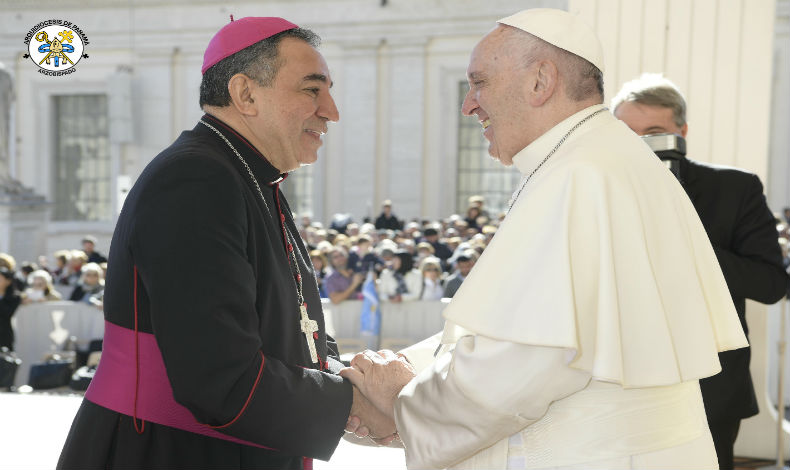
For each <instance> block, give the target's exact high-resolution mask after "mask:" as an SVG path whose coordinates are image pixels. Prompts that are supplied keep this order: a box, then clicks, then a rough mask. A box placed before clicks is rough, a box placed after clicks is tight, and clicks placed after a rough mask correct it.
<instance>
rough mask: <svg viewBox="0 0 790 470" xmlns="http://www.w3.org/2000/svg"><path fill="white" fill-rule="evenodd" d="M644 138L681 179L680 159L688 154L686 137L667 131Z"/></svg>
mask: <svg viewBox="0 0 790 470" xmlns="http://www.w3.org/2000/svg"><path fill="white" fill-rule="evenodd" d="M642 140H643V141H644V142H645V143H646V144H647V145H648V147H650V149H651V150H652V151H653V153H655V154H656V155H657V156H658V158H660V159H661V161H663V162H664V163H665V164H666V165H667V168H669V170H670V171H671V172H672V174H674V175H675V178H677V179H678V180H681V178H680V161H681V160H682V159H683V158H684V157H685V156H686V139H684V138H683V137H681V136H679V135H677V134H668V133H667V134H650V135H644V136H642ZM681 182H682V181H681Z"/></svg>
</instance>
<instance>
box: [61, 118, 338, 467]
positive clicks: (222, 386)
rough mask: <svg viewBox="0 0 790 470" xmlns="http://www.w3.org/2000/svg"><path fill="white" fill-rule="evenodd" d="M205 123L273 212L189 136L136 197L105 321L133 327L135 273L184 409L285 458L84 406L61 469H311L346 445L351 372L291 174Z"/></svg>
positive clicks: (226, 159) (146, 319) (154, 166)
mask: <svg viewBox="0 0 790 470" xmlns="http://www.w3.org/2000/svg"><path fill="white" fill-rule="evenodd" d="M202 119H203V120H204V121H205V122H207V123H209V124H211V125H212V126H213V127H214V128H216V129H217V130H219V131H221V133H222V134H223V135H224V136H225V137H226V138H227V139H228V141H229V142H230V143H231V144H232V145H233V147H235V148H236V150H237V151H238V152H239V153H240V155H241V156H242V157H243V158H244V159H245V160H246V161H247V163H248V165H249V166H250V168H251V170H252V172H253V173H254V174H255V177H256V178H257V180H258V182H259V184H260V187H261V191H262V192H263V195H264V197H265V200H266V204H264V203H263V201H262V200H261V198H260V195H259V193H258V191H257V189H255V186H254V184H253V182H252V179H251V178H250V176H249V174H248V172H247V170H246V168H245V167H244V166H243V164H242V163H241V162H240V160H239V158H238V157H237V155H235V154H234V153H233V151H232V150H231V149H230V147H229V146H228V145H227V143H226V142H224V141H223V140H222V138H220V136H218V135H217V134H216V133H215V132H214V131H213V130H211V129H209V128H208V127H206V126H204V125H203V124H201V123H198V124H197V126H196V127H195V128H194V129H193V130H191V131H185V132H184V133H182V134H181V136H180V137H179V138H178V140H177V141H176V142H175V143H174V144H173V145H171V146H170V147H169V148H167V149H166V150H164V151H163V152H162V153H161V154H159V155H158V156H157V157H156V158H154V160H153V161H151V163H150V164H149V165H148V166H147V167H146V168H145V170H144V171H143V173H142V174H141V175H140V178H139V179H138V181H137V183H136V184H135V185H134V187H133V188H132V190H131V191H130V193H129V195H128V197H127V199H126V202H125V204H124V208H123V211H122V212H121V215H120V218H119V220H118V224H117V226H116V228H115V233H114V235H113V240H112V246H111V249H110V258H109V262H108V269H109V271H108V273H107V282H106V290H105V296H104V311H105V319H106V320H107V321H108V322H111V323H114V324H116V325H119V326H121V327H124V328H127V329H133V328H134V322H135V310H134V300H135V299H134V287H135V286H134V284H135V281H134V278H135V277H134V271H135V267H136V268H137V272H138V281H137V291H138V293H137V301H138V313H137V316H138V329H139V331H140V332H145V333H153V334H154V335H155V338H156V342H157V344H158V347H159V350H160V351H161V353H162V357H163V359H164V364H165V367H166V370H167V377H168V379H169V382H170V385H171V387H172V389H173V395H174V397H175V400H176V401H177V402H178V403H179V404H181V405H183V406H185V407H186V408H188V409H189V411H190V412H191V413H192V414H193V415H194V416H195V418H196V419H197V421H198V422H200V423H205V424H208V425H212V426H221V425H226V424H227V423H231V422H232V424H231V425H229V426H227V427H225V428H223V429H222V431H221V432H223V433H224V434H227V435H230V436H234V437H237V438H240V439H243V440H245V441H250V442H254V443H257V444H260V445H263V446H266V447H269V448H273V449H277V451H274V450H267V449H262V448H257V447H252V446H247V445H243V444H237V443H233V442H229V441H226V440H222V439H216V438H211V437H207V436H204V435H200V434H195V433H191V432H188V431H183V430H179V429H174V428H171V427H167V426H163V425H157V424H153V423H150V422H146V423H145V428H144V431H143V433H142V434H139V433H138V432H137V431H136V430H135V426H134V424H133V420H132V418H131V417H129V416H126V415H124V414H120V413H117V412H115V411H112V410H109V409H107V408H104V407H101V406H99V405H96V404H95V403H92V402H90V401H88V400H85V401H83V403H82V406H81V408H80V410H79V412H78V413H77V416H76V418H75V419H74V423H73V425H72V428H71V431H70V433H69V436H68V438H67V440H66V444H65V446H64V449H63V453H62V454H61V457H60V461H59V463H58V467H59V468H115V467H134V468H210V467H221V468H300V467H301V466H302V456H307V457H313V458H318V459H322V460H328V459H329V457H330V456H331V455H332V452H334V449H335V447H336V446H337V444H338V441H339V439H340V438H341V436H342V435H343V429H344V427H345V423H346V420H347V418H348V415H349V411H350V407H351V399H352V393H351V385H350V384H349V383H348V381H345V382H344V381H343V379H342V378H341V377H339V376H337V375H336V374H335V373H336V372H337V371H338V370H339V368H340V367H342V364H340V362H339V361H338V359H337V357H333V356H337V349H336V346H335V344H334V341H333V340H332V339H331V338H327V336H326V329H325V327H324V318H323V314H322V311H321V301H320V298H319V295H318V289H317V285H316V282H315V278H314V275H313V270H312V265H311V263H310V261H309V260H310V258H309V255H308V252H307V250H306V249H305V247H304V244H303V243H302V241H301V239H300V237H299V232H298V230H297V228H296V226H295V225H294V221H293V218H292V216H291V213H290V209H289V208H288V205H287V202H286V201H285V199H284V198H283V195H282V193H280V192H279V188H278V185H277V183H276V182H277V181H279V180H280V179H281V175H280V174H279V172H278V170H276V169H275V168H274V167H273V166H272V165H271V164H269V162H268V161H266V159H265V158H263V156H262V155H261V154H260V153H259V152H258V151H257V150H256V149H255V148H254V147H253V146H252V145H251V144H250V143H249V142H248V141H247V140H246V139H244V138H243V137H241V136H239V135H237V134H236V133H235V131H233V130H232V129H231V128H230V127H228V126H227V125H225V124H224V123H222V122H221V121H220V120H218V119H217V118H214V117H212V116H209V115H205V116H203V118H202ZM278 199H279V201H278ZM267 206H268V208H267ZM280 209H281V212H280ZM281 213H282V214H284V223H285V225H286V226H287V229H288V231H289V232H290V234H291V235H292V236H295V237H293V238H289V241H288V242H290V240H294V239H295V241H296V243H295V246H294V253H295V255H296V256H295V257H296V259H297V261H298V265H299V271H300V273H301V276H302V280H303V292H304V298H305V301H306V302H307V310H308V314H309V316H310V318H311V319H313V320H316V321H317V322H318V330H319V331H318V338H317V339H316V341H315V344H316V348H317V352H318V356H319V357H320V362H321V364H322V365H319V364H314V363H312V361H311V359H310V353H309V349H308V345H307V340H306V338H305V335H304V334H303V333H302V331H301V328H300V322H299V321H300V315H299V307H298V305H299V304H298V302H297V289H296V282H295V278H294V274H295V270H294V269H293V268H292V267H291V266H290V265H289V257H288V254H287V243H288V242H286V241H284V237H283V230H282V226H281V220H280V217H281V215H280V214H281ZM106 348H107V345H105V350H106ZM261 353H262V354H261ZM261 361H263V368H262V375H261V376H260V378H259V377H258V375H259V371H260V370H261ZM321 367H323V368H324V371H319V370H317V369H319V368H321ZM256 383H257V385H256ZM138 425H139V421H138Z"/></svg>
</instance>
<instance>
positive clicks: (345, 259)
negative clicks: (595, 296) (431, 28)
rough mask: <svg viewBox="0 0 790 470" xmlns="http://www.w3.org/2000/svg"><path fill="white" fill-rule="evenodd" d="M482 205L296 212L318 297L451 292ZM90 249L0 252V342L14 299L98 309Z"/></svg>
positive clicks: (490, 227)
mask: <svg viewBox="0 0 790 470" xmlns="http://www.w3.org/2000/svg"><path fill="white" fill-rule="evenodd" d="M484 204H485V200H484V198H483V197H482V196H472V197H470V198H469V208H468V210H467V212H466V215H465V216H462V215H459V214H453V215H451V216H449V217H447V218H445V219H441V220H428V219H423V220H418V219H414V220H412V221H409V222H405V221H404V220H402V219H399V218H398V217H397V216H396V215H395V214H394V213H393V212H392V202H391V201H390V200H386V201H384V202H383V204H382V212H381V214H380V215H379V216H378V217H377V218H376V219H375V221H373V222H371V221H370V220H367V219H364V220H362V221H361V223H357V222H355V221H353V219H352V218H351V217H348V216H346V217H343V218H338V217H336V218H334V219H333V223H331V224H329V226H328V227H325V226H324V224H322V223H321V222H317V221H313V220H312V219H311V218H310V217H307V216H305V217H302V219H301V223H302V226H301V231H300V233H301V235H302V239H303V240H304V241H305V243H306V245H307V246H308V248H309V249H310V258H311V261H312V262H313V267H314V269H315V273H316V280H317V281H318V287H319V292H320V294H321V297H323V298H327V299H330V301H331V302H333V303H340V302H343V301H345V300H358V299H361V298H362V293H361V290H362V284H363V283H364V282H365V280H366V279H367V277H368V275H371V276H372V277H373V279H374V281H375V282H376V287H377V292H378V294H379V298H380V299H381V300H382V301H384V302H408V301H412V300H440V299H442V298H452V297H453V295H455V292H456V291H457V290H458V288H459V287H460V286H461V283H462V282H463V280H464V278H465V277H466V276H467V275H468V274H469V272H470V271H471V270H472V267H473V266H474V265H475V262H476V261H477V259H478V257H479V256H480V255H481V254H482V253H483V250H485V248H486V246H487V245H488V242H489V241H490V240H491V238H492V237H493V236H494V234H495V233H496V230H497V227H498V225H499V222H500V221H501V218H502V216H503V214H497V215H496V216H494V217H491V216H490V215H489V213H488V211H487V210H486V209H485V207H484ZM337 220H342V221H343V222H344V223H343V224H337V223H335V221H337ZM777 232H778V237H779V244H780V246H781V247H782V255H783V257H784V263H785V267H786V268H788V269H790V208H785V209H784V211H783V213H782V215H777ZM95 247H96V239H95V238H94V237H93V236H85V237H84V238H83V240H82V249H72V250H68V249H67V250H59V251H56V252H55V253H54V254H53V260H54V265H50V263H49V261H48V259H47V257H46V256H43V255H42V256H39V258H38V262H37V263H32V262H28V261H25V262H22V263H19V265H18V264H17V262H16V260H15V259H14V257H13V256H12V255H10V254H7V253H0V346H6V347H8V348H9V349H11V350H13V332H12V331H11V317H12V316H13V315H14V313H15V311H16V309H17V308H18V307H19V306H20V305H25V304H30V303H35V302H47V301H58V300H71V301H75V302H85V303H88V304H90V305H93V306H95V307H97V308H100V309H101V308H102V306H103V295H104V275H105V272H106V269H107V258H106V257H105V256H104V255H102V254H101V253H99V252H97V251H96V248H95Z"/></svg>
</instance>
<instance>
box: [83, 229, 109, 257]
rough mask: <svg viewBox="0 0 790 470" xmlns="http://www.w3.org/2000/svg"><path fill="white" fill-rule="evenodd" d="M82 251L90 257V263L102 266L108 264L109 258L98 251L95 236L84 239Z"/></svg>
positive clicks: (87, 236)
mask: <svg viewBox="0 0 790 470" xmlns="http://www.w3.org/2000/svg"><path fill="white" fill-rule="evenodd" d="M82 251H83V252H84V253H85V254H86V255H87V256H88V263H96V264H102V263H106V262H107V258H106V257H105V256H104V255H102V254H101V253H99V252H98V251H96V237H94V236H93V235H85V236H84V237H82Z"/></svg>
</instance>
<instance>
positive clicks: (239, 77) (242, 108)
mask: <svg viewBox="0 0 790 470" xmlns="http://www.w3.org/2000/svg"><path fill="white" fill-rule="evenodd" d="M253 89H254V84H253V79H252V78H250V77H248V76H247V75H244V74H243V73H237V74H236V75H234V76H232V77H230V80H229V81H228V93H229V94H230V104H231V106H233V107H234V108H236V110H237V111H238V112H240V113H241V114H242V115H244V116H254V115H255V114H256V113H257V111H258V110H257V108H256V107H255V97H254V96H253Z"/></svg>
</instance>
